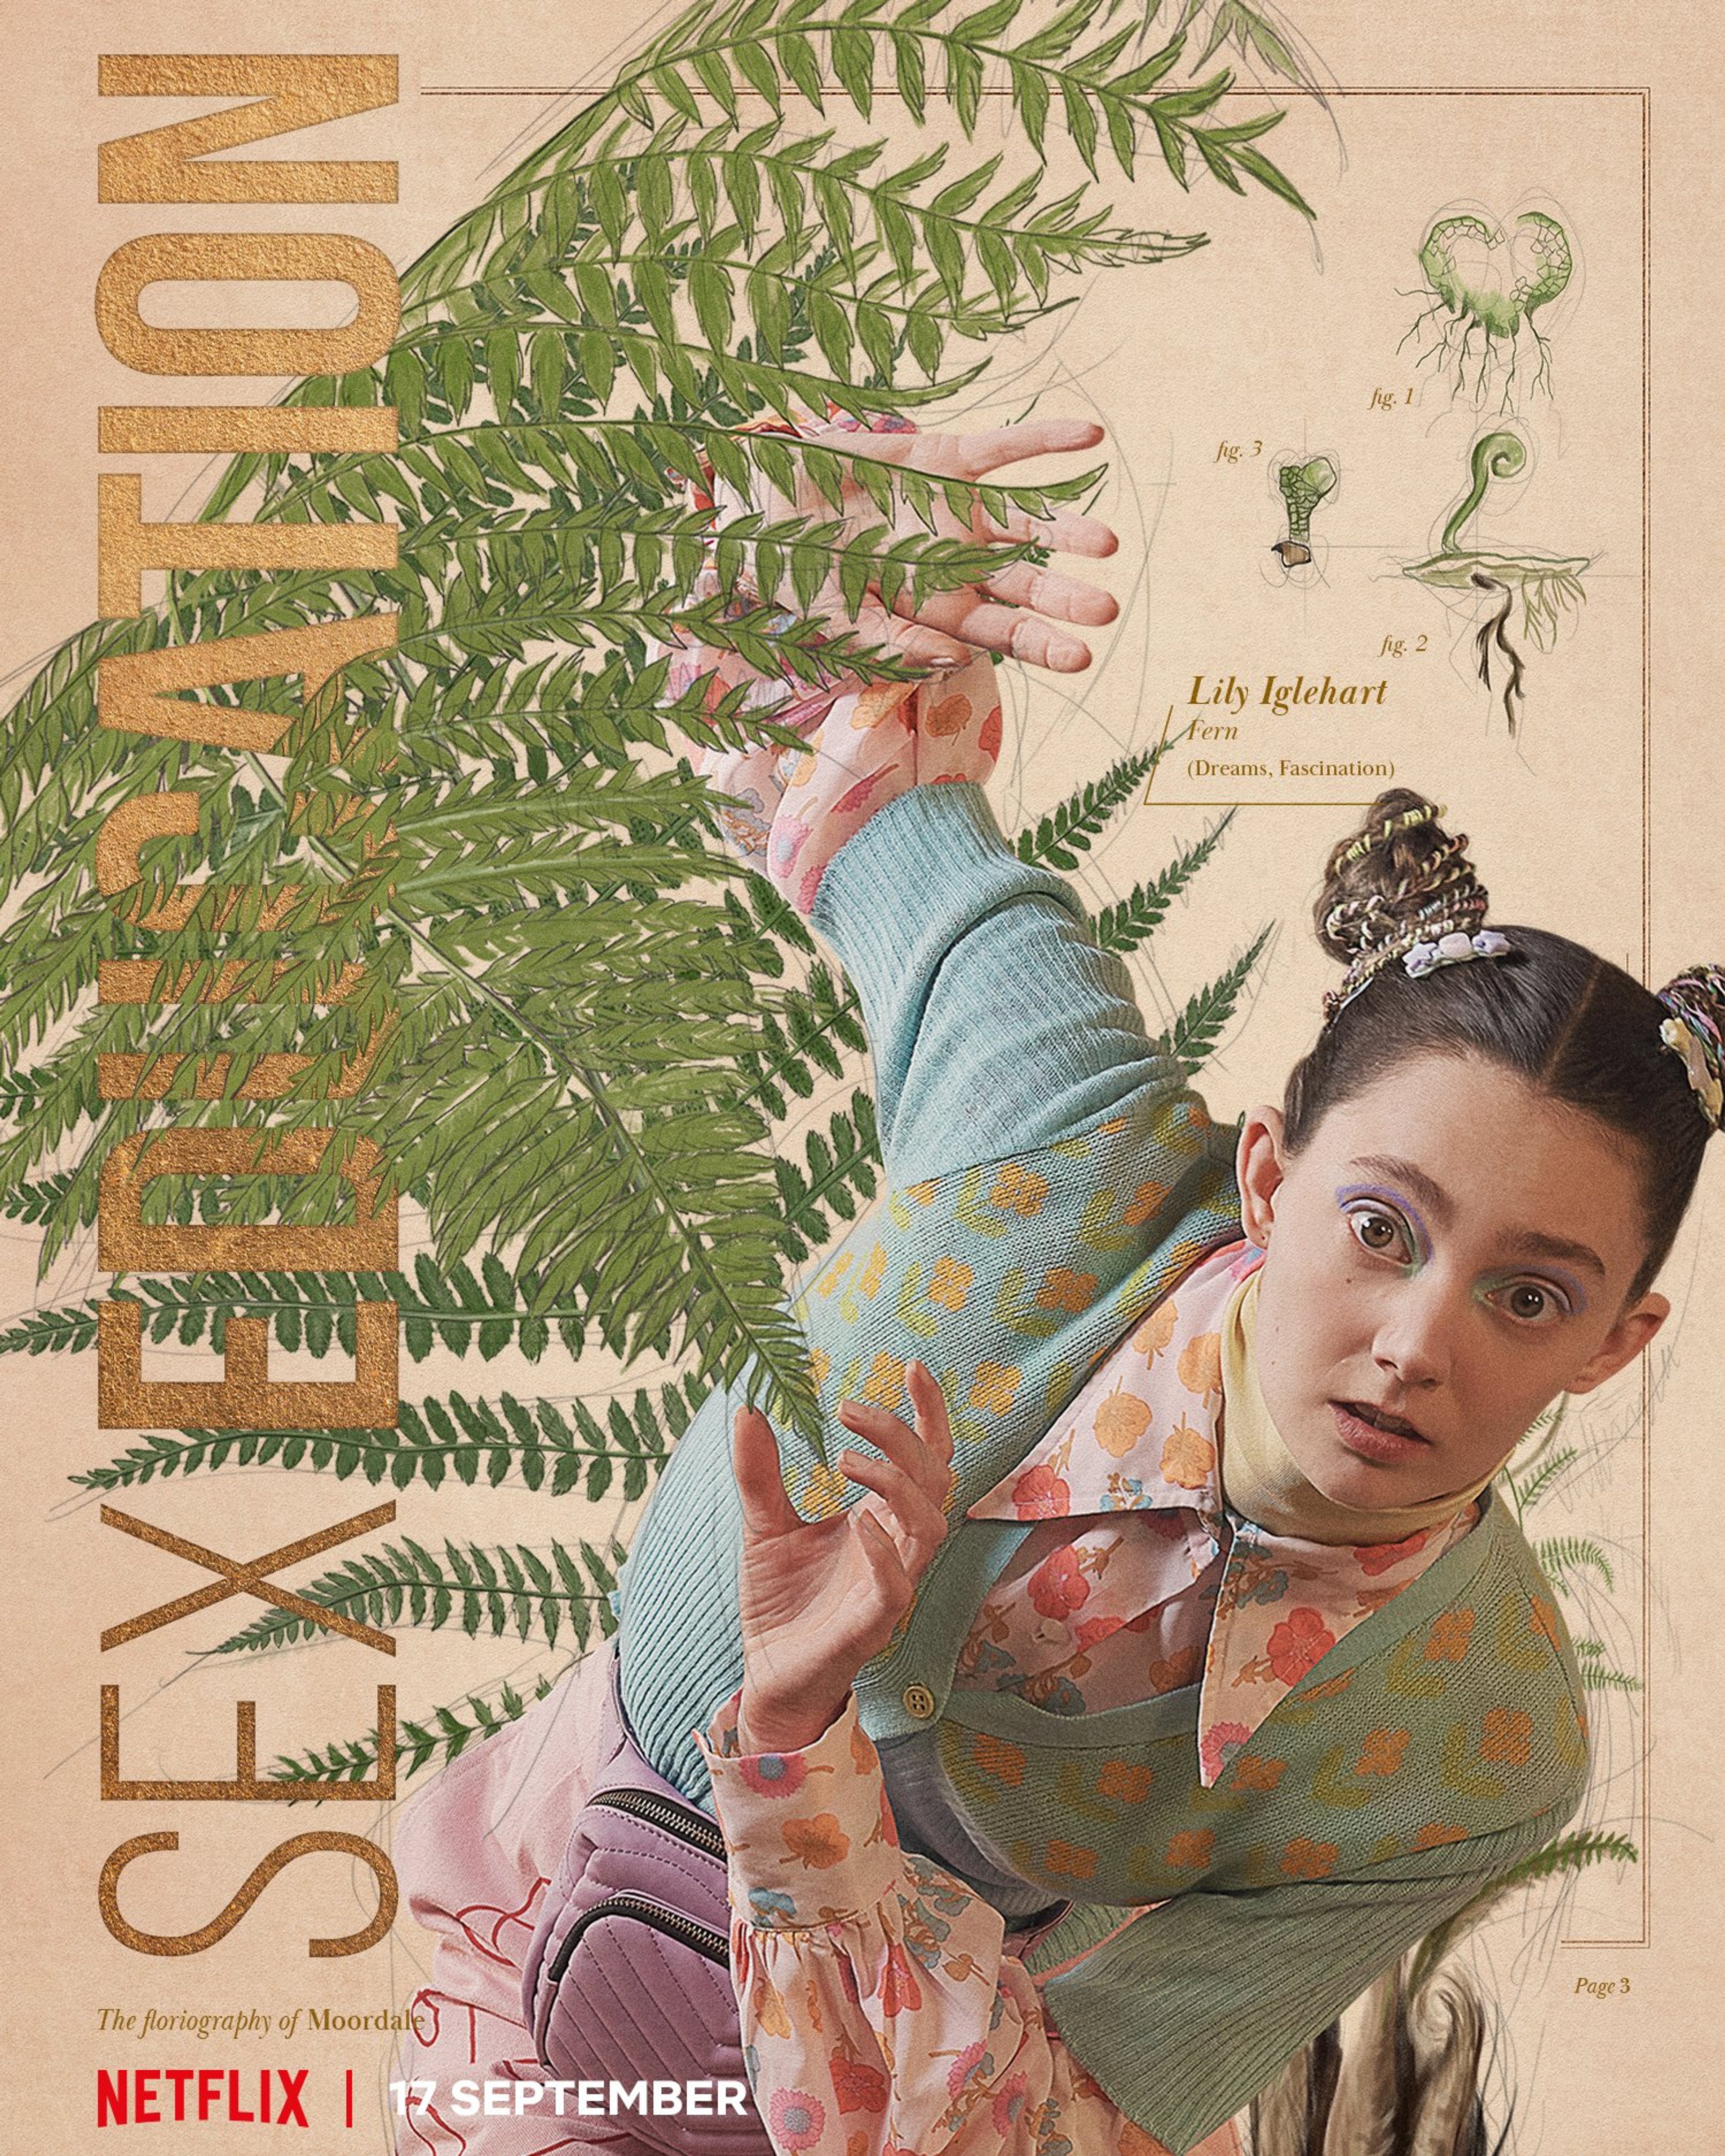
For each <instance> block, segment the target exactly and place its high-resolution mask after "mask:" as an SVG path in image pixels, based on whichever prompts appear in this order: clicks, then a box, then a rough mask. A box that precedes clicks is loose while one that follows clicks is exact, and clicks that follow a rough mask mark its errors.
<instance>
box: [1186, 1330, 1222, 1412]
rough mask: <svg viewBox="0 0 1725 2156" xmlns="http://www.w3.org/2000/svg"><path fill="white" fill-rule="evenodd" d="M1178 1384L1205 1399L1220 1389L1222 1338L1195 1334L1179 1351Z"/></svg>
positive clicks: (1206, 1333)
mask: <svg viewBox="0 0 1725 2156" xmlns="http://www.w3.org/2000/svg"><path fill="white" fill-rule="evenodd" d="M1177 1367H1178V1370H1179V1373H1180V1383H1182V1384H1183V1386H1184V1387H1185V1388H1186V1389H1187V1391H1188V1392H1189V1393H1196V1394H1198V1396H1199V1399H1208V1398H1209V1395H1210V1394H1212V1393H1219V1392H1220V1391H1221V1389H1222V1336H1221V1334H1220V1333H1219V1332H1196V1333H1194V1335H1193V1337H1191V1339H1189V1341H1188V1342H1186V1345H1185V1346H1184V1347H1183V1348H1182V1349H1181V1350H1180V1360H1179V1363H1178V1366H1177Z"/></svg>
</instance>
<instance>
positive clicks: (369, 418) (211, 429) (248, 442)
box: [96, 404, 399, 457]
mask: <svg viewBox="0 0 1725 2156" xmlns="http://www.w3.org/2000/svg"><path fill="white" fill-rule="evenodd" d="M398 441H399V430H398V428H397V425H396V413H395V407H394V405H393V404H104V405H103V406H102V407H101V408H100V410H99V411H98V413H97V414H96V447H97V449H99V450H100V452H101V454H103V455H104V456H105V457H136V456H146V457H167V456H264V455H267V454H270V452H272V451H274V452H275V453H276V454H280V455H285V456H310V455H311V454H314V453H315V452H319V451H321V452H323V453H325V454H329V455H331V456H357V455H360V454H364V453H366V452H367V451H376V450H380V449H382V450H388V449H395V448H396V447H398Z"/></svg>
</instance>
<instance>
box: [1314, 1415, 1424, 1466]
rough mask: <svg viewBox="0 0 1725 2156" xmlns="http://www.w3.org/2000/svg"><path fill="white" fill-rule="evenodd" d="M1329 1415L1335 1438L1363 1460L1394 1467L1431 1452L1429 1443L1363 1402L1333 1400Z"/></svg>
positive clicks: (1397, 1418) (1403, 1422) (1395, 1417)
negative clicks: (1425, 1452) (1332, 1421)
mask: <svg viewBox="0 0 1725 2156" xmlns="http://www.w3.org/2000/svg"><path fill="white" fill-rule="evenodd" d="M1330 1412H1331V1414H1333V1415H1334V1416H1335V1418H1336V1434H1337V1436H1338V1437H1339V1438H1340V1439H1341V1440H1342V1442H1343V1445H1345V1446H1346V1448H1347V1449H1348V1451H1349V1452H1352V1453H1353V1454H1355V1455H1357V1456H1358V1458H1360V1459H1362V1460H1377V1461H1379V1462H1381V1463H1383V1464H1384V1465H1393V1464H1394V1462H1396V1461H1398V1460H1412V1459H1414V1457H1415V1456H1416V1455H1418V1454H1420V1453H1421V1452H1424V1451H1426V1450H1430V1439H1428V1438H1424V1437H1421V1436H1420V1433H1419V1432H1418V1430H1415V1429H1414V1426H1413V1424H1411V1423H1409V1422H1408V1421H1406V1420H1405V1419H1404V1418H1403V1417H1402V1416H1400V1415H1393V1414H1390V1413H1389V1409H1387V1408H1374V1407H1373V1406H1372V1405H1371V1404H1369V1403H1368V1402H1367V1401H1365V1400H1332V1401H1331V1402H1330ZM1368 1416H1369V1417H1370V1418H1372V1419H1370V1420H1369V1421H1368V1419H1367V1418H1368Z"/></svg>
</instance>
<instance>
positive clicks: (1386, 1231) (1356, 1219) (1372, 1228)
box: [1348, 1209, 1409, 1258]
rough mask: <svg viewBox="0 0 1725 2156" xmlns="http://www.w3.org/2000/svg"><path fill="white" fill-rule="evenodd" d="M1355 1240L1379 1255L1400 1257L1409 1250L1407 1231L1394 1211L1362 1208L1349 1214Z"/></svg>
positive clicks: (1349, 1222)
mask: <svg viewBox="0 0 1725 2156" xmlns="http://www.w3.org/2000/svg"><path fill="white" fill-rule="evenodd" d="M1348 1225H1349V1226H1350V1227H1351V1228H1352V1229H1353V1236H1354V1240H1355V1241H1356V1242H1357V1243H1358V1244H1360V1245H1362V1246H1363V1248H1364V1249H1366V1250H1370V1251H1371V1252H1373V1255H1375V1256H1378V1257H1385V1258H1387V1257H1400V1256H1404V1255H1407V1254H1408V1252H1409V1241H1408V1235H1407V1231H1406V1230H1405V1229H1404V1227H1403V1226H1402V1224H1401V1222H1400V1221H1399V1220H1398V1219H1396V1217H1395V1215H1394V1214H1393V1213H1380V1212H1378V1211H1376V1210H1372V1209H1361V1210H1360V1211H1358V1212H1356V1213H1350V1214H1348Z"/></svg>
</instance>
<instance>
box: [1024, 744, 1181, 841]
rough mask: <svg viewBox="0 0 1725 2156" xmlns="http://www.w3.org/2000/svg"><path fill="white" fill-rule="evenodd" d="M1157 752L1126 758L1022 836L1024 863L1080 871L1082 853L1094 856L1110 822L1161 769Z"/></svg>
mask: <svg viewBox="0 0 1725 2156" xmlns="http://www.w3.org/2000/svg"><path fill="white" fill-rule="evenodd" d="M1157 758H1158V750H1157V749H1155V748H1147V749H1141V750H1139V751H1138V752H1137V753H1136V754H1135V755H1132V756H1126V757H1122V758H1121V759H1120V761H1119V762H1117V763H1112V764H1110V766H1109V767H1108V768H1107V770H1106V771H1105V772H1104V773H1102V775H1101V778H1092V779H1091V780H1089V781H1088V782H1087V783H1086V784H1085V785H1083V786H1081V787H1080V788H1079V789H1078V791H1077V792H1076V793H1072V794H1069V795H1068V796H1067V798H1066V799H1065V800H1064V801H1063V802H1061V803H1060V806H1059V807H1058V808H1051V809H1050V811H1049V813H1048V814H1047V815H1045V816H1043V817H1041V818H1040V819H1038V821H1037V823H1036V824H1035V826H1034V829H1025V830H1023V831H1020V832H1019V834H1018V837H1017V839H1015V840H1014V850H1015V851H1016V853H1017V855H1018V857H1019V860H1021V861H1029V862H1032V863H1034V864H1035V865H1039V866H1043V867H1048V868H1056V869H1076V867H1077V865H1078V856H1079V855H1080V854H1083V853H1088V852H1089V850H1090V849H1091V846H1092V845H1093V844H1095V843H1096V839H1098V838H1100V837H1101V834H1102V831H1103V829H1105V828H1106V824H1107V823H1108V820H1109V819H1110V818H1111V816H1112V815H1113V814H1114V813H1115V812H1116V810H1117V809H1118V808H1122V807H1123V806H1124V805H1125V804H1126V803H1127V802H1128V801H1130V800H1131V799H1132V796H1133V794H1134V793H1137V789H1138V788H1139V787H1140V786H1141V785H1142V783H1143V782H1144V780H1145V778H1147V776H1148V774H1149V773H1151V772H1152V771H1153V770H1154V769H1155V768H1156V763H1157Z"/></svg>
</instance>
